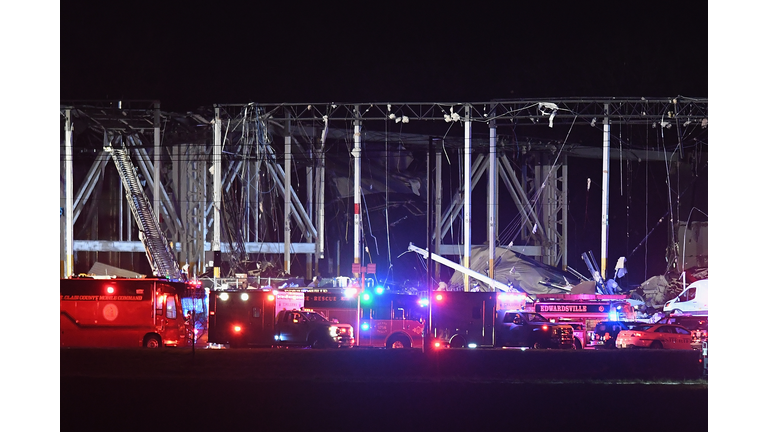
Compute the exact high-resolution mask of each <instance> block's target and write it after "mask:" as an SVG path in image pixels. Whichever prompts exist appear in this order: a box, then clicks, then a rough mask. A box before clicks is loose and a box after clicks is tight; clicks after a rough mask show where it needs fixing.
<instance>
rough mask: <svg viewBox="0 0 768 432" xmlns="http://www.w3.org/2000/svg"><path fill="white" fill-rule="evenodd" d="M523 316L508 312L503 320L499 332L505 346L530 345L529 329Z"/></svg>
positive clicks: (518, 313)
mask: <svg viewBox="0 0 768 432" xmlns="http://www.w3.org/2000/svg"><path fill="white" fill-rule="evenodd" d="M528 327H529V326H528V323H527V322H526V320H525V318H524V317H523V314H522V313H520V312H506V313H505V314H504V317H503V319H502V325H501V331H500V332H499V335H498V336H500V338H501V344H502V345H503V346H526V345H527V344H528V334H529V333H530V329H529V328H528Z"/></svg>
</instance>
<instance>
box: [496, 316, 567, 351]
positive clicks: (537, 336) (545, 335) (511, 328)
mask: <svg viewBox="0 0 768 432" xmlns="http://www.w3.org/2000/svg"><path fill="white" fill-rule="evenodd" d="M499 315H500V317H499V322H498V323H497V328H496V332H497V333H496V345H497V346H502V347H527V348H535V349H540V348H558V349H573V348H574V345H573V327H571V325H570V324H563V323H560V324H556V323H552V322H549V321H548V320H547V319H546V318H544V317H543V316H542V315H540V314H537V313H534V312H521V311H506V312H504V313H499Z"/></svg>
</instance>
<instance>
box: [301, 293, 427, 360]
mask: <svg viewBox="0 0 768 432" xmlns="http://www.w3.org/2000/svg"><path fill="white" fill-rule="evenodd" d="M295 290H296V291H301V292H303V293H304V309H305V310H310V311H315V312H319V313H322V314H323V315H325V316H326V317H329V318H331V320H333V319H336V320H339V321H341V322H345V323H351V324H353V325H355V327H356V328H357V330H356V334H357V340H356V344H357V346H361V347H370V348H416V347H417V348H420V347H421V346H422V345H423V333H424V325H425V319H426V317H427V314H428V310H429V309H428V308H427V304H428V302H427V301H426V299H421V297H419V296H417V295H414V294H406V293H399V292H389V291H386V290H384V288H383V287H371V288H369V289H365V290H363V291H360V292H358V290H357V288H354V287H349V288H338V287H328V288H297V289H295Z"/></svg>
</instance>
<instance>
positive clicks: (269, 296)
mask: <svg viewBox="0 0 768 432" xmlns="http://www.w3.org/2000/svg"><path fill="white" fill-rule="evenodd" d="M267 300H269V301H274V300H275V295H274V294H270V295H268V296H267Z"/></svg>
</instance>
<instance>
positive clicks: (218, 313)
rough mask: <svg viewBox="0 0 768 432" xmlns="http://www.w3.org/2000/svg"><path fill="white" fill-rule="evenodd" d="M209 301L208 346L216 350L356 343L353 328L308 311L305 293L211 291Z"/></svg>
mask: <svg viewBox="0 0 768 432" xmlns="http://www.w3.org/2000/svg"><path fill="white" fill-rule="evenodd" d="M208 301H209V316H208V343H209V346H211V347H214V348H219V347H224V346H229V347H232V348H240V347H272V346H276V345H277V346H287V345H296V346H311V347H314V348H325V347H341V346H344V347H349V346H352V344H353V343H354V331H353V329H352V326H351V325H349V324H346V323H333V322H331V321H329V320H328V319H327V318H326V317H325V316H324V315H322V314H320V313H317V312H314V311H310V310H306V309H305V308H304V293H302V292H285V291H279V290H261V289H228V290H218V291H212V292H211V293H210V294H209V300H208Z"/></svg>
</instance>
